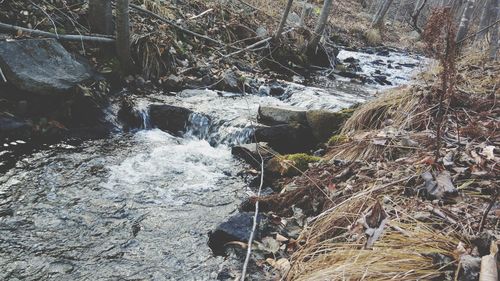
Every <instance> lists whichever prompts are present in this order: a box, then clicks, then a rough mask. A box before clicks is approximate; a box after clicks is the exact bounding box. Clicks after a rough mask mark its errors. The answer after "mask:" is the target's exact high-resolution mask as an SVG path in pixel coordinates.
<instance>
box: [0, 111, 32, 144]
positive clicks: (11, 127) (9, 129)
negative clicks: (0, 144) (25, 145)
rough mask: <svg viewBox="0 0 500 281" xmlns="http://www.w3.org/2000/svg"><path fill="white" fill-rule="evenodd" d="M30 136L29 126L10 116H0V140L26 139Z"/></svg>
mask: <svg viewBox="0 0 500 281" xmlns="http://www.w3.org/2000/svg"><path fill="white" fill-rule="evenodd" d="M29 136H31V125H30V124H28V123H27V122H25V121H23V120H21V119H19V118H16V117H12V116H0V139H4V138H28V137H29Z"/></svg>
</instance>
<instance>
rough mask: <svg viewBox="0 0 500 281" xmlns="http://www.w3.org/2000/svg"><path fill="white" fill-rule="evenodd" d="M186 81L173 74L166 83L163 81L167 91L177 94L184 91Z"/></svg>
mask: <svg viewBox="0 0 500 281" xmlns="http://www.w3.org/2000/svg"><path fill="white" fill-rule="evenodd" d="M184 84H185V81H184V79H183V78H182V77H180V76H177V75H173V74H171V75H170V76H168V77H167V79H165V80H164V81H162V85H163V87H164V88H165V89H166V90H167V91H172V92H177V91H180V90H182V88H183V86H184Z"/></svg>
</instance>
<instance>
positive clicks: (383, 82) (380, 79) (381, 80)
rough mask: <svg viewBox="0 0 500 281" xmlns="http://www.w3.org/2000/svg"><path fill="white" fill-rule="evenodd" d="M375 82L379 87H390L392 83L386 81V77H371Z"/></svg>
mask: <svg viewBox="0 0 500 281" xmlns="http://www.w3.org/2000/svg"><path fill="white" fill-rule="evenodd" d="M372 77H373V79H374V80H375V82H377V83H378V84H380V85H392V82H391V81H389V80H387V76H384V75H372Z"/></svg>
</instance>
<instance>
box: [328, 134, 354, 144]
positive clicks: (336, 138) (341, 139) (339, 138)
mask: <svg viewBox="0 0 500 281" xmlns="http://www.w3.org/2000/svg"><path fill="white" fill-rule="evenodd" d="M348 140H349V137H348V136H346V135H333V136H332V137H331V138H330V139H329V140H328V145H336V144H339V143H344V142H347V141H348Z"/></svg>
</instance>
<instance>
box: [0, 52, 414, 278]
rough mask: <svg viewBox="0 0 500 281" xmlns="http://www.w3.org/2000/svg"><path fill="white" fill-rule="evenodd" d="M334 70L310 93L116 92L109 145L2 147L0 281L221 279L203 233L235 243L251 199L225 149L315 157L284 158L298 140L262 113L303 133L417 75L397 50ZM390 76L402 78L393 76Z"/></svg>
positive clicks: (279, 89) (285, 87)
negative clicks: (297, 121)
mask: <svg viewBox="0 0 500 281" xmlns="http://www.w3.org/2000/svg"><path fill="white" fill-rule="evenodd" d="M339 58H340V59H341V62H343V65H344V67H343V68H341V70H337V71H335V72H331V73H328V72H325V73H322V74H320V75H318V76H316V78H317V79H315V80H314V82H310V83H309V85H307V86H305V85H302V84H301V83H300V82H301V81H300V80H298V83H291V82H284V81H275V82H273V83H269V82H268V81H264V80H259V79H255V81H254V83H255V85H256V86H255V87H254V88H255V91H254V92H252V93H245V94H242V93H234V92H225V91H212V90H200V89H198V90H185V91H181V92H177V93H170V94H166V93H159V92H158V93H153V94H148V95H130V94H129V93H128V92H127V91H123V92H122V93H121V94H119V95H118V96H123V95H125V96H127V99H128V100H129V102H128V106H126V107H124V106H123V105H120V104H118V103H115V104H113V103H112V104H111V105H110V106H109V108H108V110H107V113H106V119H107V120H108V121H109V124H113V128H114V129H113V130H112V133H111V134H110V136H109V137H106V138H99V139H94V140H87V141H83V142H78V143H74V142H64V141H63V142H58V143H55V144H52V145H46V146H42V147H38V146H39V145H38V144H36V145H35V144H33V143H30V139H25V138H23V136H22V135H16V136H15V137H12V136H11V137H10V138H8V139H6V140H5V141H4V143H2V145H3V146H2V150H1V152H0V157H1V158H0V161H1V163H2V164H3V165H4V171H5V173H4V174H2V175H1V176H0V267H1V268H2V269H3V270H2V272H0V278H1V279H2V280H49V279H50V280H52V279H57V280H215V279H218V278H219V279H223V278H224V274H222V272H224V270H223V267H224V263H225V260H224V258H223V257H221V256H215V255H214V247H212V249H211V248H210V247H209V245H208V240H209V232H213V231H214V230H216V229H217V227H218V226H219V228H218V230H221V231H226V230H227V231H228V232H231V231H232V230H231V220H229V223H226V224H223V225H222V227H221V223H223V222H224V221H226V220H227V219H228V218H230V217H234V216H235V215H237V213H238V206H239V205H240V203H241V201H242V200H243V199H244V198H246V197H247V196H248V194H252V192H253V191H252V189H251V188H250V187H249V180H248V179H247V178H246V177H245V176H244V175H243V174H242V173H241V172H242V171H243V170H244V169H246V167H247V166H246V165H247V164H245V163H242V162H241V160H239V159H238V158H235V157H234V156H233V155H232V154H231V148H232V147H234V146H237V145H239V144H243V143H250V142H253V141H254V140H253V137H254V136H255V135H256V134H257V133H254V132H258V131H259V130H260V131H261V132H262V131H264V132H267V133H262V134H261V135H260V136H261V138H262V137H263V136H267V137H268V138H269V139H267V141H268V142H270V143H271V144H273V140H277V141H276V142H275V143H274V144H273V146H274V147H273V148H275V149H277V150H278V151H279V150H282V151H279V152H289V151H293V152H296V151H300V150H304V149H307V150H308V152H313V151H314V149H313V148H314V147H307V148H303V147H302V148H301V147H299V146H293V147H291V148H290V147H286V146H285V148H283V143H286V142H287V140H289V139H290V138H291V136H292V135H293V136H296V137H297V138H299V139H300V138H302V137H303V135H304V134H303V133H302V132H303V131H300V130H299V131H297V130H296V129H297V128H291V129H290V128H286V129H283V128H285V127H284V126H286V125H287V121H286V120H285V121H284V122H281V123H280V122H275V121H276V120H274V121H273V120H271V121H273V122H264V121H263V120H258V118H257V116H258V112H259V107H261V109H262V108H266V107H267V109H269V108H271V109H272V108H277V109H278V111H280V110H281V112H283V110H282V109H283V108H286V109H287V111H286V112H288V113H289V112H290V111H292V112H299V113H298V114H299V115H300V116H302V114H306V115H304V116H306V122H305V123H303V124H302V126H305V127H307V124H309V123H307V114H308V113H310V112H313V111H314V110H316V111H317V110H324V111H327V112H334V111H338V110H341V109H342V108H347V107H349V106H351V105H353V104H356V103H362V102H363V101H365V100H367V99H369V98H371V97H372V96H373V94H374V92H375V91H377V90H379V89H383V88H385V87H388V86H395V85H400V84H404V83H408V81H409V77H410V76H411V73H413V72H415V70H416V69H417V68H416V66H417V65H419V64H421V63H423V59H422V58H419V57H416V56H409V55H404V54H401V53H398V52H395V51H393V50H389V51H387V52H385V51H384V52H383V53H381V52H379V53H376V52H375V53H374V54H368V53H359V52H347V51H346V52H341V53H340V55H339ZM389 64H390V65H391V67H395V66H398V68H400V69H399V70H391V71H389V70H387V69H393V68H389ZM386 70H387V71H386ZM348 73H351V74H352V75H351V74H348ZM329 75H330V78H328V76H329ZM332 75H335V76H336V77H337V78H336V79H332V78H331V76H332ZM380 76H384V77H380ZM382 78H383V79H382ZM377 81H378V82H377ZM380 81H386V82H380ZM363 82H365V83H368V84H363ZM379 82H380V83H379ZM387 82H389V83H387ZM381 84H384V85H381ZM389 84H390V85H389ZM274 112H275V111H272V110H271V112H270V113H268V114H267V115H266V114H263V113H262V112H261V117H262V116H264V115H266V116H275V113H274ZM288 113H287V114H288ZM280 114H281V115H280V116H283V115H282V113H280ZM4 118H5V119H8V118H10V119H9V120H10V121H12V120H13V119H12V117H4ZM279 118H282V117H279ZM261 119H262V118H261ZM275 119H276V118H275ZM268 121H269V120H268ZM278 121H279V120H278ZM19 122H20V121H19ZM21 123H22V122H21ZM262 123H265V124H262ZM3 124H7V123H6V122H4V123H3ZM304 124H305V125H304ZM311 127H312V126H309V127H308V128H307V130H309V131H308V132H310V133H311V135H312V137H311V138H312V139H316V140H317V141H318V142H319V141H320V140H319V139H317V138H315V134H314V133H315V132H316V133H318V132H319V131H321V130H322V128H319V129H314V130H312V131H311ZM0 128H2V130H3V131H4V132H6V131H8V130H7V129H5V128H7V127H6V126H5V128H3V127H0ZM9 128H10V127H9ZM281 129H283V131H279V130H281ZM277 131H279V132H281V133H279V134H276V132H277ZM280 146H281V147H280ZM309 150H310V151H309ZM19 151H21V152H19ZM239 216H241V215H239ZM247 218H248V217H247ZM233 221H235V220H233ZM236 221H237V220H236ZM244 229H245V228H244V227H243V228H241V229H240V232H242V231H241V230H244ZM229 234H230V233H229ZM243 238H245V237H243ZM242 240H244V239H242ZM212 242H213V241H212ZM212 245H213V243H212Z"/></svg>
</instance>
